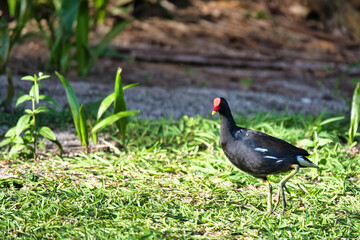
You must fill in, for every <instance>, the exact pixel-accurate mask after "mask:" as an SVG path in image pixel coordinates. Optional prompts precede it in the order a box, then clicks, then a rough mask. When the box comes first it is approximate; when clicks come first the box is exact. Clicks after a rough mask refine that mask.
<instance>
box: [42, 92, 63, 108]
mask: <svg viewBox="0 0 360 240" xmlns="http://www.w3.org/2000/svg"><path fill="white" fill-rule="evenodd" d="M39 99H40V100H42V101H44V102H47V103H50V104H52V105H54V106H55V107H57V108H59V107H60V106H59V104H58V103H57V102H56V101H55V99H53V98H52V97H50V96H46V95H40V96H39Z"/></svg>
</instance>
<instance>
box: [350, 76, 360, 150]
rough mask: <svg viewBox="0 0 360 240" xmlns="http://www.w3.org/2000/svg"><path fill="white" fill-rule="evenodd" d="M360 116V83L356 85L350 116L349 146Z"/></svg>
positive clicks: (353, 137)
mask: <svg viewBox="0 0 360 240" xmlns="http://www.w3.org/2000/svg"><path fill="white" fill-rule="evenodd" d="M359 115H360V82H359V83H357V84H356V87H355V90H354V94H353V99H352V105H351V114H350V128H349V144H350V145H352V144H353V142H354V139H355V134H356V132H357V129H358V126H359Z"/></svg>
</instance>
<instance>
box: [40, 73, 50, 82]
mask: <svg viewBox="0 0 360 240" xmlns="http://www.w3.org/2000/svg"><path fill="white" fill-rule="evenodd" d="M49 77H50V75H43V74H42V73H39V77H38V78H37V80H38V81H40V80H43V79H46V78H49Z"/></svg>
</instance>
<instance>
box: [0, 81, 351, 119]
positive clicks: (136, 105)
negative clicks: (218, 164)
mask: <svg viewBox="0 0 360 240" xmlns="http://www.w3.org/2000/svg"><path fill="white" fill-rule="evenodd" d="M43 83H44V85H43V86H41V87H40V92H41V93H42V94H46V95H49V96H52V97H53V98H54V99H55V100H56V101H58V103H59V104H60V106H61V108H64V107H66V106H67V99H66V94H65V91H64V89H63V87H62V85H61V83H60V81H58V80H56V79H49V80H44V81H43ZM6 85H7V82H6V78H5V76H0V96H1V99H2V98H3V96H4V97H5V96H6V87H7V86H6ZM14 85H15V88H16V89H17V93H20V92H26V93H27V92H28V91H29V88H30V83H29V82H28V81H20V80H19V77H14ZM71 85H72V87H73V88H74V91H75V92H76V94H77V96H78V98H79V101H80V103H86V102H90V101H96V100H100V99H102V98H103V97H104V96H106V95H107V94H109V93H111V92H112V88H113V85H112V84H95V83H89V82H72V83H71ZM299 91H306V88H304V89H301V90H300V89H299ZM324 91H325V90H324ZM309 93H310V90H309V91H308V92H307V94H306V95H305V94H304V95H301V94H299V95H296V96H295V95H294V96H290V97H289V96H282V95H278V94H272V93H265V92H253V91H244V90H222V89H211V88H182V87H180V88H171V89H164V88H160V87H142V86H138V87H133V88H130V89H127V90H125V99H126V103H127V106H128V109H139V110H140V117H143V118H161V117H169V116H173V117H174V118H179V117H180V116H182V115H188V116H195V115H197V114H200V115H202V116H209V114H210V113H211V111H212V100H213V99H214V98H215V97H218V96H222V97H225V98H226V99H227V100H228V102H229V103H230V106H231V108H232V109H233V111H237V112H242V113H244V114H251V113H252V112H254V111H264V112H266V111H276V112H283V111H284V110H285V109H286V107H287V108H288V110H289V112H290V113H299V112H302V113H311V114H318V113H320V112H322V111H324V110H325V109H327V110H328V111H329V112H332V113H337V112H341V111H347V110H348V107H347V106H346V104H345V102H344V101H343V100H341V99H332V98H324V97H322V96H326V95H327V96H328V95H329V93H326V92H322V93H319V92H314V91H312V92H311V94H309ZM302 96H306V97H302Z"/></svg>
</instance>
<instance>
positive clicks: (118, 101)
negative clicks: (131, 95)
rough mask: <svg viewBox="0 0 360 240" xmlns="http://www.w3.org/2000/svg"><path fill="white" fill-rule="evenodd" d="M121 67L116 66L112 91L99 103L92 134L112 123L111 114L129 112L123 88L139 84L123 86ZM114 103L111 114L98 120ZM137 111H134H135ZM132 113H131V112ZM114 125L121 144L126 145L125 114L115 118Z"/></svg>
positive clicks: (126, 120)
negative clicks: (117, 118)
mask: <svg viewBox="0 0 360 240" xmlns="http://www.w3.org/2000/svg"><path fill="white" fill-rule="evenodd" d="M121 70H122V69H121V68H118V70H117V73H116V78H115V86H114V92H113V93H111V94H110V95H109V96H107V97H106V98H105V99H104V100H103V101H102V102H101V104H100V106H99V109H98V114H97V122H98V123H97V124H96V125H95V126H94V129H93V130H92V132H91V133H92V134H96V132H97V131H98V130H99V129H98V128H100V129H101V128H104V127H106V126H107V125H109V124H111V123H113V121H112V120H115V119H113V118H112V116H118V115H120V114H121V113H126V112H131V111H126V103H125V99H124V90H125V89H127V88H130V87H134V86H137V85H139V84H138V83H133V84H129V85H127V86H125V87H124V86H123V84H122V78H121ZM112 103H114V109H113V115H112V116H110V117H107V118H105V119H103V120H102V121H100V122H99V120H100V118H101V117H102V115H103V114H104V113H105V111H106V110H107V109H108V108H109V107H110V105H111V104H112ZM137 112H138V111H135V113H137ZM131 115H133V114H131ZM115 123H116V127H117V129H118V131H119V134H120V137H121V141H122V145H123V146H124V147H126V126H127V123H128V119H127V117H126V116H124V117H123V118H120V119H119V120H115Z"/></svg>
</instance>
